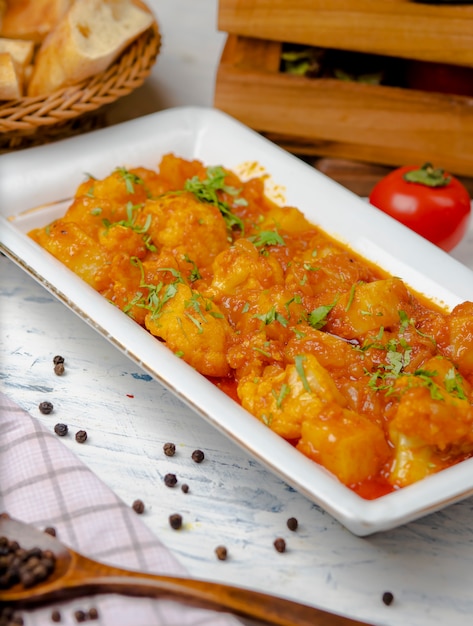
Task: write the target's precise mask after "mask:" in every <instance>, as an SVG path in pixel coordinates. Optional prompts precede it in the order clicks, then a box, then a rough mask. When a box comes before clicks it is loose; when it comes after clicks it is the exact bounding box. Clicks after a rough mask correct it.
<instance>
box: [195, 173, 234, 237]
mask: <svg viewBox="0 0 473 626" xmlns="http://www.w3.org/2000/svg"><path fill="white" fill-rule="evenodd" d="M226 176H227V174H226V172H225V170H224V169H223V168H222V167H220V166H216V167H208V168H207V178H205V179H204V180H201V179H200V178H199V177H198V176H193V177H192V178H189V179H188V180H186V182H185V183H184V190H185V191H189V192H190V193H193V194H194V196H195V197H196V198H197V200H200V202H207V203H209V204H213V205H214V206H216V207H217V208H218V209H219V211H220V213H221V214H222V216H223V219H224V220H225V223H226V225H227V228H228V229H230V230H231V229H232V228H233V227H236V228H238V229H239V230H241V232H242V233H243V232H244V230H245V228H244V224H243V220H242V219H240V218H239V217H238V216H237V215H234V214H233V213H232V212H231V210H230V207H229V206H228V203H227V202H223V200H221V199H220V197H219V194H218V192H219V191H223V192H224V193H226V194H229V195H231V196H238V194H239V193H240V191H239V190H238V189H235V187H231V186H230V185H226V184H225V178H226ZM234 204H238V205H240V206H241V205H245V204H246V200H245V198H235V200H234Z"/></svg>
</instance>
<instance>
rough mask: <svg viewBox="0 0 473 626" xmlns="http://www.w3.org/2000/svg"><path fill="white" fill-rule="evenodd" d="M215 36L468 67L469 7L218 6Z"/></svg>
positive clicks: (397, 1) (406, 1) (246, 2)
mask: <svg viewBox="0 0 473 626" xmlns="http://www.w3.org/2000/svg"><path fill="white" fill-rule="evenodd" d="M218 27H219V29H220V30H222V31H224V32H227V33H231V34H235V35H244V36H245V37H255V38H258V39H268V40H271V41H290V42H292V43H301V44H306V45H311V46H320V47H322V48H330V47H335V48H341V49H346V50H357V51H359V52H372V53H376V54H383V55H391V56H396V57H405V58H408V59H420V60H424V61H440V62H445V63H452V64H454V65H468V66H473V5H461V4H458V5H443V6H441V5H425V4H419V3H416V2H412V0H290V1H289V0H220V2H219V12H218Z"/></svg>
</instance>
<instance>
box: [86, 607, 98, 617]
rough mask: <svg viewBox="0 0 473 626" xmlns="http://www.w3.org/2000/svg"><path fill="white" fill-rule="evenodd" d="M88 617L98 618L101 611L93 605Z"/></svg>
mask: <svg viewBox="0 0 473 626" xmlns="http://www.w3.org/2000/svg"><path fill="white" fill-rule="evenodd" d="M87 617H88V618H89V619H98V618H99V612H98V611H97V609H96V608H95V606H93V607H92V608H90V609H89V612H88V613H87Z"/></svg>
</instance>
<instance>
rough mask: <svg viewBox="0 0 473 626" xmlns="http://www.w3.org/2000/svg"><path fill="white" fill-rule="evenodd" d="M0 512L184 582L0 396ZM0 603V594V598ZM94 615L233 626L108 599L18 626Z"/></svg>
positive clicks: (151, 539)
mask: <svg viewBox="0 0 473 626" xmlns="http://www.w3.org/2000/svg"><path fill="white" fill-rule="evenodd" d="M0 432H1V438H0V512H6V513H8V514H9V515H10V516H11V517H14V518H16V519H19V520H21V521H23V522H27V523H30V524H32V525H34V526H35V527H36V528H38V529H40V530H44V529H45V528H46V527H48V526H53V527H54V528H55V529H56V533H57V538H58V539H59V540H60V541H62V542H63V543H64V544H66V545H68V546H69V547H71V548H73V549H74V550H76V551H77V552H80V553H82V554H84V555H86V556H89V557H91V558H93V559H95V560H98V561H102V562H106V563H110V564H112V565H116V566H119V567H124V568H127V569H134V570H140V571H147V572H155V573H160V574H169V575H174V576H186V571H185V569H184V568H183V567H182V566H181V565H180V563H179V562H178V561H177V560H176V559H175V558H174V557H173V555H172V554H171V553H170V552H169V550H168V549H167V548H166V547H165V546H164V545H163V544H162V542H161V541H160V540H159V539H158V537H156V536H155V535H154V534H153V533H152V532H151V530H149V528H148V527H147V526H146V524H145V523H144V522H143V521H142V520H141V519H140V516H139V515H137V514H136V513H135V512H134V511H133V509H132V508H131V507H130V506H129V505H127V504H125V503H124V502H122V501H121V500H120V499H119V498H118V497H117V496H116V495H115V494H114V493H113V492H112V491H111V490H110V489H109V488H108V487H107V486H106V485H105V484H104V483H103V482H102V481H101V480H100V479H99V478H98V477H97V476H96V475H95V474H94V473H93V472H92V471H91V470H89V468H88V467H86V466H85V465H84V464H83V463H82V461H80V459H78V457H76V456H75V455H74V454H73V453H72V452H71V451H70V450H69V449H68V448H67V447H66V446H64V445H63V443H62V442H61V441H60V439H59V438H58V437H57V436H56V435H54V433H51V432H49V431H47V430H46V429H45V428H44V427H43V425H42V424H41V423H40V422H39V421H38V420H37V419H35V418H33V417H31V416H30V415H29V414H28V413H26V412H25V411H24V410H23V409H21V408H20V407H19V406H18V405H16V404H15V403H14V402H12V401H11V400H10V399H9V398H8V397H7V396H5V395H4V394H1V393H0ZM0 600H1V591H0ZM92 607H94V608H96V609H97V611H98V619H97V620H94V621H93V622H92V623H94V624H97V626H122V625H123V626H238V625H240V626H241V624H242V622H240V621H239V620H237V619H236V618H235V617H234V616H232V615H229V614H225V613H219V612H217V611H215V612H214V611H207V610H203V609H197V608H193V607H190V606H186V605H184V604H180V603H179V602H174V601H170V600H164V599H163V600H151V599H147V598H129V597H122V596H118V595H115V594H107V595H103V596H95V597H88V598H80V599H76V600H70V601H67V602H64V603H60V604H55V605H54V606H48V607H42V608H37V609H34V610H24V609H23V610H22V611H21V615H22V616H23V619H24V624H25V626H44V625H45V624H51V623H52V622H51V613H52V611H53V609H56V610H59V611H60V614H61V622H60V623H61V626H68V625H71V626H72V625H74V626H75V625H76V624H77V620H76V618H75V616H74V613H75V611H77V610H82V611H85V612H86V613H87V611H88V610H89V609H90V608H92Z"/></svg>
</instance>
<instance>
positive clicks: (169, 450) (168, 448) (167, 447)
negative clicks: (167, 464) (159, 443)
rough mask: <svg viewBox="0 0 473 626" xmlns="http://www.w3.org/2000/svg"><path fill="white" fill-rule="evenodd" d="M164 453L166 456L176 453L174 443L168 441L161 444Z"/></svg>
mask: <svg viewBox="0 0 473 626" xmlns="http://www.w3.org/2000/svg"><path fill="white" fill-rule="evenodd" d="M163 450H164V454H165V455H166V456H174V455H175V454H176V446H175V444H174V443H171V442H170V441H168V442H167V443H165V444H164V446H163Z"/></svg>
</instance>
